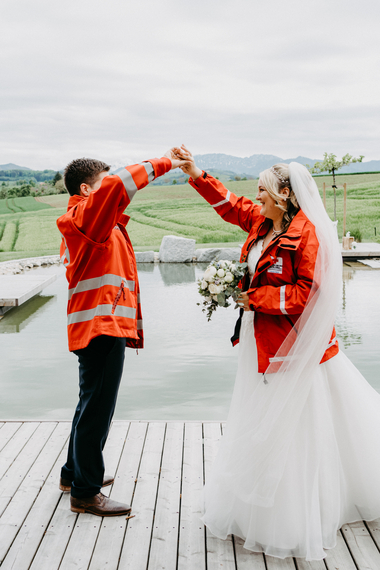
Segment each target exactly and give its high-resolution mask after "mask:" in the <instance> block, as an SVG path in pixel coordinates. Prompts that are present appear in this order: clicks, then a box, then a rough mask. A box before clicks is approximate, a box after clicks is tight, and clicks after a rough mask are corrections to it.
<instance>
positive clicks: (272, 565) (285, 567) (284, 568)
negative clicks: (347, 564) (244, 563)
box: [265, 556, 345, 570]
mask: <svg viewBox="0 0 380 570" xmlns="http://www.w3.org/2000/svg"><path fill="white" fill-rule="evenodd" d="M265 561H266V564H267V570H296V565H295V562H294V559H293V558H275V557H274V556H265ZM342 570H343V569H342ZM344 570H345V569H344Z"/></svg>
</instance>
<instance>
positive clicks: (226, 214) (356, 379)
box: [173, 146, 380, 560]
mask: <svg viewBox="0 0 380 570" xmlns="http://www.w3.org/2000/svg"><path fill="white" fill-rule="evenodd" d="M173 152H174V153H175V154H177V155H179V156H181V158H186V160H190V165H189V166H187V167H184V168H183V170H184V171H185V172H186V173H188V174H189V175H190V176H191V178H190V180H189V183H190V184H191V185H192V186H193V187H194V188H195V189H196V190H197V191H198V192H199V194H200V195H201V196H203V197H204V198H205V199H206V200H207V201H208V202H209V203H210V204H211V205H212V206H213V208H214V209H215V211H216V212H217V213H218V214H219V215H220V216H221V217H222V218H223V219H224V220H226V221H227V222H230V223H232V224H236V225H238V226H240V227H241V228H242V229H243V230H244V231H246V232H247V233H248V238H247V241H246V242H245V244H244V246H243V249H242V260H244V261H245V260H246V261H247V262H248V268H249V275H248V276H247V278H246V279H245V280H244V281H243V287H242V289H243V291H244V292H243V293H242V295H241V298H240V305H241V307H242V309H241V313H243V315H242V316H241V318H240V319H239V321H238V323H237V326H236V329H235V335H234V337H233V338H232V339H231V340H232V341H233V343H234V344H235V343H236V342H238V339H239V340H240V348H239V361H238V371H237V376H236V382H235V387H234V392H233V397H232V402H231V407H230V411H229V415H228V421H227V428H226V433H225V435H224V437H223V438H222V441H221V445H220V448H219V451H218V455H217V458H216V460H215V463H214V465H213V468H212V472H211V476H210V477H208V480H207V483H206V485H205V489H204V516H203V521H204V523H205V525H206V526H207V527H208V528H209V529H210V531H211V532H212V533H213V534H214V535H216V536H218V537H219V538H222V539H225V538H226V537H227V536H228V535H229V534H235V535H237V536H240V537H241V538H243V539H244V540H245V545H244V546H245V548H247V549H249V550H253V551H256V552H264V553H266V554H268V555H271V556H277V557H279V558H285V557H287V556H295V557H302V558H306V560H320V559H322V558H324V557H325V555H326V554H325V552H324V549H329V548H334V546H335V545H336V536H337V530H338V529H339V528H340V527H341V526H342V525H343V524H344V523H349V522H354V521H358V520H363V519H364V520H373V519H375V518H377V517H379V516H380V487H379V481H380V440H379V433H380V395H379V394H378V393H377V392H376V391H375V390H374V389H373V388H372V387H371V386H370V385H369V384H368V383H367V382H366V380H365V379H364V378H363V376H362V375H361V374H360V372H359V371H358V370H357V369H356V368H355V366H354V365H353V364H352V363H351V362H350V360H349V359H348V358H347V357H346V356H345V355H344V353H343V352H341V351H340V350H339V345H338V341H337V339H336V336H335V329H334V319H335V315H336V311H337V307H338V303H339V296H340V290H341V274H342V260H341V253H340V246H339V242H338V239H337V235H336V230H335V228H334V226H333V224H332V222H331V221H330V219H329V217H328V215H327V214H326V211H325V209H324V207H323V204H322V201H321V198H320V196H319V192H318V189H317V186H316V184H315V182H314V180H313V178H312V177H311V175H310V174H309V172H308V170H307V169H306V168H305V167H304V166H302V165H301V164H298V163H296V162H292V163H290V164H289V165H288V164H277V165H275V166H273V167H272V168H270V169H268V170H265V171H264V172H262V173H261V174H260V180H259V184H258V194H257V197H256V198H257V200H259V202H260V204H261V206H258V205H255V204H254V203H253V202H252V201H251V200H249V199H247V198H245V197H238V196H236V195H234V194H233V193H232V192H230V191H229V190H227V189H226V188H225V187H224V186H223V184H222V183H221V182H219V181H218V180H216V179H215V178H213V177H212V176H210V175H208V174H207V173H206V172H203V171H201V170H200V169H199V168H197V166H196V165H195V163H194V159H193V157H192V155H191V153H190V152H189V151H188V150H187V149H186V147H184V146H182V147H181V148H175V149H173ZM243 309H244V311H243Z"/></svg>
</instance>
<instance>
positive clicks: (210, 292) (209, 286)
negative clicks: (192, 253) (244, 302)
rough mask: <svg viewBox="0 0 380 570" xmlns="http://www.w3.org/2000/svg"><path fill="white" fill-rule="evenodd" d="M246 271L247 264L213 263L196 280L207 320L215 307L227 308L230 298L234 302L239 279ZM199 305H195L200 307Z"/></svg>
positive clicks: (237, 293) (236, 296) (231, 262)
mask: <svg viewBox="0 0 380 570" xmlns="http://www.w3.org/2000/svg"><path fill="white" fill-rule="evenodd" d="M246 271H247V263H237V262H235V261H225V260H223V259H221V260H220V261H213V262H212V263H210V265H209V266H208V267H207V269H206V271H205V272H204V275H203V278H202V279H199V280H198V286H199V288H198V291H199V293H200V294H201V295H202V297H203V303H202V305H203V309H202V311H203V312H204V313H207V320H208V321H210V320H211V315H212V313H213V312H214V311H216V308H217V307H229V306H230V305H231V303H229V302H228V300H227V299H229V298H230V297H232V299H233V300H234V301H235V302H236V300H237V298H238V297H239V295H240V293H241V289H240V288H239V287H238V285H239V283H240V281H241V279H242V278H243V277H244V275H245V273H246ZM200 304H201V303H197V305H200Z"/></svg>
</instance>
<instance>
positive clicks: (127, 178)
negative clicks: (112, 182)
mask: <svg viewBox="0 0 380 570" xmlns="http://www.w3.org/2000/svg"><path fill="white" fill-rule="evenodd" d="M117 176H118V177H119V178H120V179H121V181H122V183H123V184H124V188H125V189H126V191H127V194H128V198H129V200H132V198H133V196H134V195H135V194H136V192H137V190H138V189H137V186H136V184H135V181H134V180H133V178H132V174H131V173H130V172H129V170H127V169H126V168H124V170H121V172H118V173H117Z"/></svg>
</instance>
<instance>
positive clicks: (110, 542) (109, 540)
mask: <svg viewBox="0 0 380 570" xmlns="http://www.w3.org/2000/svg"><path fill="white" fill-rule="evenodd" d="M115 424H116V422H115ZM147 429H148V424H147V423H138V422H133V423H131V426H130V428H129V431H128V434H127V438H126V441H125V445H124V449H123V453H122V456H121V458H120V463H119V466H118V469H117V473H116V477H115V483H114V484H113V486H112V492H111V497H112V498H113V499H115V500H118V501H124V502H126V503H128V504H132V500H133V492H134V489H135V485H136V480H137V476H138V472H139V466H140V462H141V457H142V451H143V447H144V443H145V437H146V432H147ZM128 522H129V521H128V520H126V519H125V517H115V518H109V519H104V521H103V522H102V525H101V528H100V533H99V536H98V540H97V542H96V546H95V550H94V553H93V556H92V560H91V564H90V569H89V570H104V568H107V567H108V568H110V569H113V568H117V566H118V563H119V558H120V553H121V549H122V545H123V540H124V536H125V531H126V527H127V526H128Z"/></svg>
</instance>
